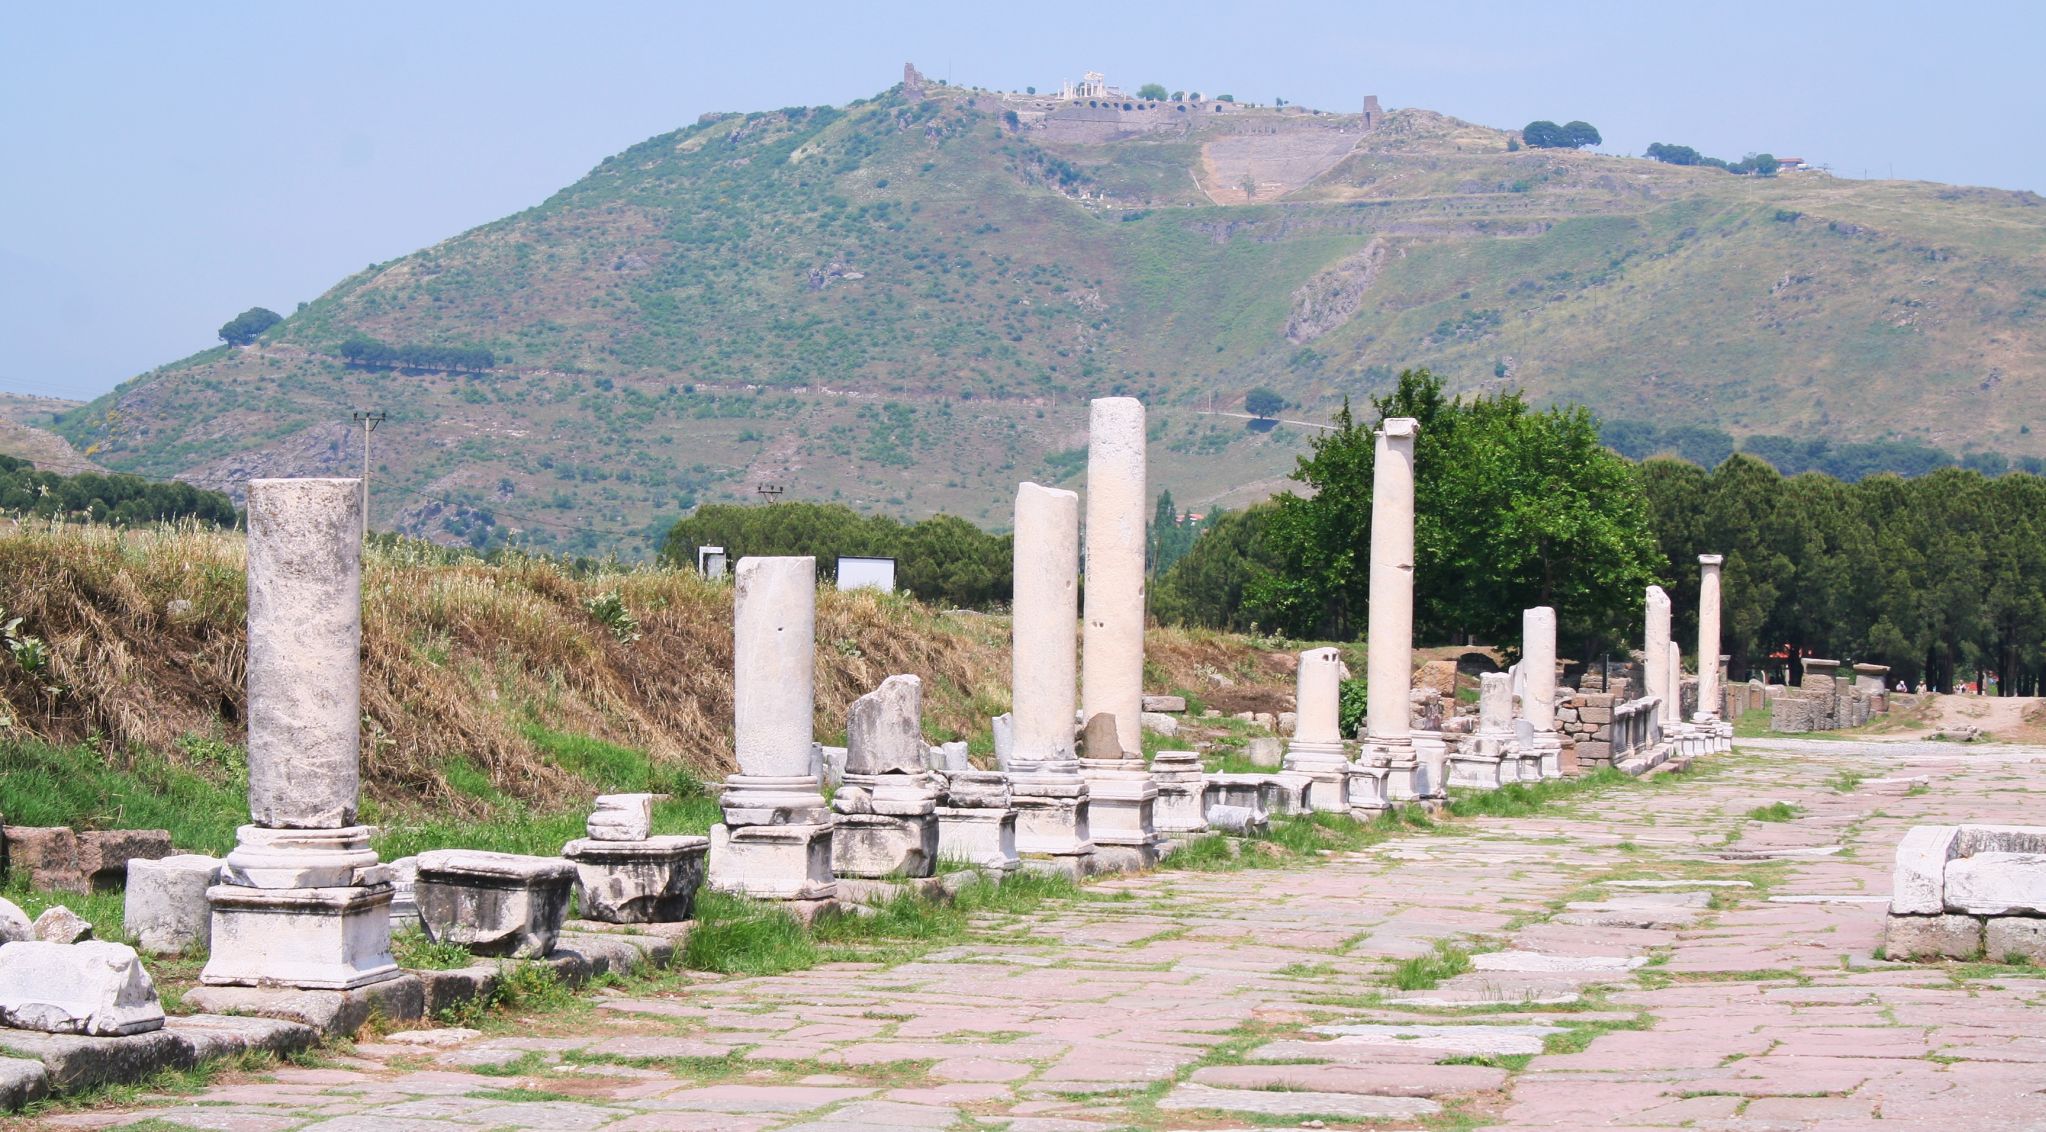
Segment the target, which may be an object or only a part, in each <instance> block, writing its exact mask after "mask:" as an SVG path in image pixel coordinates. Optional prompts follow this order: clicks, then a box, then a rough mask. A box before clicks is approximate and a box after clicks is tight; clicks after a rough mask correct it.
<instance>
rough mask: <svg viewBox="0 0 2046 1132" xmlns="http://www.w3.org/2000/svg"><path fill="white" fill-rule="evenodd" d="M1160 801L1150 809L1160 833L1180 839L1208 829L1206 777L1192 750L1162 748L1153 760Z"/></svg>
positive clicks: (1152, 768)
mask: <svg viewBox="0 0 2046 1132" xmlns="http://www.w3.org/2000/svg"><path fill="white" fill-rule="evenodd" d="M1151 781H1152V782H1154V783H1156V784H1157V787H1158V802H1157V805H1156V806H1155V807H1154V808H1153V809H1152V811H1151V817H1152V821H1153V823H1154V824H1155V825H1156V826H1157V829H1158V833H1159V835H1160V836H1162V837H1165V838H1168V839H1179V838H1187V837H1193V836H1197V835H1199V834H1203V833H1206V832H1207V831H1208V804H1207V790H1208V783H1207V776H1206V775H1205V774H1203V773H1202V771H1201V756H1200V755H1199V754H1197V753H1195V752H1193V751H1160V752H1158V754H1157V755H1156V756H1154V757H1153V758H1152V759H1151Z"/></svg>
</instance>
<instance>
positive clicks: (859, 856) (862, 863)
mask: <svg viewBox="0 0 2046 1132" xmlns="http://www.w3.org/2000/svg"><path fill="white" fill-rule="evenodd" d="M937 865H938V817H937V814H936V813H927V814H918V815H915V816H910V817H897V816H893V815H889V814H833V815H832V818H831V871H832V874H833V875H834V876H841V877H862V878H865V879H869V880H874V879H879V878H881V877H927V876H930V875H931V874H932V873H933V872H935V871H936V870H937Z"/></svg>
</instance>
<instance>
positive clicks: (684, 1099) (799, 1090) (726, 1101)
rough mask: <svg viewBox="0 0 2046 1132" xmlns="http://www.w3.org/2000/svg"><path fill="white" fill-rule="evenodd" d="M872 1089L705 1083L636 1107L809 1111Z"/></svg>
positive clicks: (865, 1094)
mask: <svg viewBox="0 0 2046 1132" xmlns="http://www.w3.org/2000/svg"><path fill="white" fill-rule="evenodd" d="M873 1091H874V1090H872V1089H844V1088H823V1087H813V1086H808V1085H705V1086H701V1087H698V1088H687V1089H678V1090H676V1091H675V1092H672V1093H669V1094H667V1095H666V1096H663V1097H661V1098H659V1099H658V1100H655V1101H646V1102H642V1103H641V1104H640V1106H639V1107H641V1108H660V1109H691V1110H698V1111H703V1112H809V1111H811V1110H812V1109H819V1108H823V1107H824V1106H826V1105H834V1104H838V1103H840V1102H843V1101H850V1100H857V1099H859V1098H861V1097H864V1096H868V1095H869V1094H871V1093H873Z"/></svg>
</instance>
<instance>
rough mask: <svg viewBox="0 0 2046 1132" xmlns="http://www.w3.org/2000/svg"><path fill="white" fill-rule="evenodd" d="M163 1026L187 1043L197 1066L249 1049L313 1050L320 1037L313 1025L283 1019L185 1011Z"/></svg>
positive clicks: (279, 1052) (285, 1052)
mask: <svg viewBox="0 0 2046 1132" xmlns="http://www.w3.org/2000/svg"><path fill="white" fill-rule="evenodd" d="M164 1028H165V1029H166V1030H168V1031H170V1033H171V1035H172V1036H174V1037H176V1038H177V1039H178V1040H179V1041H181V1042H183V1043H184V1044H185V1048H186V1049H187V1050H188V1051H189V1053H190V1056H191V1059H192V1063H193V1064H195V1065H196V1064H198V1063H200V1062H203V1061H211V1060H212V1059H214V1058H216V1057H231V1056H234V1055H235V1054H239V1053H244V1052H246V1051H249V1050H257V1051H261V1052H263V1053H273V1054H276V1055H278V1056H280V1057H282V1056H286V1055H288V1054H294V1053H297V1052H299V1051H300V1050H304V1049H310V1048H311V1047H312V1044H313V1043H314V1042H315V1041H318V1040H319V1032H318V1031H316V1030H314V1029H313V1028H312V1027H311V1026H308V1025H306V1024H305V1023H303V1022H289V1021H286V1020H284V1019H281V1018H247V1017H236V1016H229V1015H226V1014H186V1015H182V1016H180V1017H177V1018H173V1019H170V1020H169V1021H168V1022H166V1023H165V1024H164Z"/></svg>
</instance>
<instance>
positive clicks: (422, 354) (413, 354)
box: [335, 334, 497, 371]
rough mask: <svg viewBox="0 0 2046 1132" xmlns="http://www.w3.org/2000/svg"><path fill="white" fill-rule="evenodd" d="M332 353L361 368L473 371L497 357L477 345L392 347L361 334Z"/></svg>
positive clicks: (490, 363) (485, 366)
mask: <svg viewBox="0 0 2046 1132" xmlns="http://www.w3.org/2000/svg"><path fill="white" fill-rule="evenodd" d="M335 352H336V353H337V354H339V355H340V356H341V360H342V361H343V362H345V363H347V364H348V365H351V366H360V367H362V368H364V369H408V370H441V371H462V370H467V371H476V370H487V369H489V368H490V367H492V366H494V365H496V364H497V356H496V355H495V354H492V353H491V352H490V351H488V350H485V349H483V348H482V347H480V346H393V345H390V344H388V343H385V342H379V341H377V340H376V339H374V338H371V337H368V336H366V335H362V334H357V335H354V336H353V337H351V338H349V339H348V340H347V341H345V342H343V343H341V345H340V347H339V348H338V349H336V351H335Z"/></svg>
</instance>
